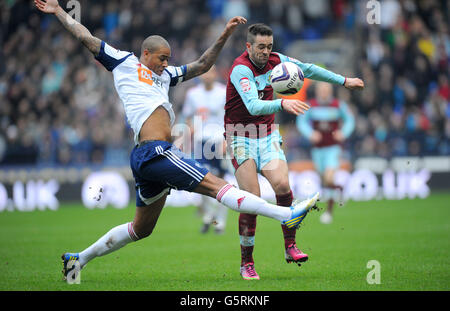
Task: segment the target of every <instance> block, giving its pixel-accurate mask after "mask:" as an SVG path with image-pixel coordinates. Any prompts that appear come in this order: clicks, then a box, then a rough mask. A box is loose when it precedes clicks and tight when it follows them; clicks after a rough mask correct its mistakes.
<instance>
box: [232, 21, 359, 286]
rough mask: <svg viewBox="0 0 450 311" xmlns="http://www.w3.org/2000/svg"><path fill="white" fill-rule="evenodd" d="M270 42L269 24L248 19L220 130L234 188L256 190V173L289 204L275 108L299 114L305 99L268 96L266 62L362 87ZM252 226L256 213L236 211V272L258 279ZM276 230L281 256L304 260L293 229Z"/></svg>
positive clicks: (279, 200) (268, 68)
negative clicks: (281, 241) (288, 64)
mask: <svg viewBox="0 0 450 311" xmlns="http://www.w3.org/2000/svg"><path fill="white" fill-rule="evenodd" d="M272 47H273V35H272V29H271V28H270V27H269V26H267V25H265V24H253V25H251V26H249V27H248V32H247V43H246V51H245V52H244V53H243V54H242V55H241V56H239V57H238V58H236V60H235V61H234V63H233V65H232V67H231V69H230V75H229V79H228V84H227V102H226V105H225V132H226V137H227V138H226V139H227V143H228V145H229V146H230V149H231V153H232V155H233V159H232V163H233V166H234V168H235V176H236V179H237V182H238V184H239V188H240V189H243V190H246V191H249V192H251V193H253V194H255V195H257V196H260V186H259V182H258V173H260V174H261V175H262V176H264V177H265V178H266V179H267V180H268V181H269V183H270V185H271V186H272V188H273V190H274V191H275V195H276V201H277V205H282V206H290V205H291V204H292V201H293V195H292V191H291V188H290V185H289V172H288V165H287V162H286V157H285V155H284V152H283V150H282V149H281V144H282V137H281V135H280V133H279V131H278V128H277V127H276V126H275V125H274V119H275V113H276V112H279V111H281V110H285V111H287V112H288V113H291V114H295V115H299V114H300V113H302V114H303V113H304V111H306V110H307V109H308V105H306V104H305V103H303V102H301V101H300V100H296V99H275V100H273V89H272V87H271V86H270V84H269V82H268V81H269V75H270V73H271V70H272V68H274V67H275V66H276V65H278V64H279V63H281V62H293V63H295V64H297V65H298V66H299V67H300V68H301V69H302V71H303V73H304V75H305V77H306V78H310V79H314V80H319V81H325V82H329V83H333V84H338V85H343V86H345V87H346V88H349V89H362V88H363V87H364V83H363V81H362V80H360V79H358V78H345V77H343V76H341V75H338V74H335V73H333V72H331V71H328V70H325V69H323V68H321V67H318V66H316V65H314V64H307V63H302V62H300V61H299V60H296V59H294V58H291V57H287V56H285V55H283V54H280V53H275V52H272ZM243 127H244V128H243ZM255 229H256V215H251V214H247V213H245V212H243V213H241V214H240V216H239V237H240V245H241V268H240V272H241V276H242V277H243V278H244V279H246V280H258V279H259V275H258V274H257V273H256V271H255V267H254V260H253V248H254V244H255ZM282 230H283V237H284V247H285V259H286V261H287V262H288V263H289V262H297V263H300V262H304V261H306V260H307V259H308V255H307V254H304V253H303V252H302V251H301V250H299V249H298V248H297V245H296V241H295V236H296V230H295V229H290V228H287V227H286V226H283V225H282Z"/></svg>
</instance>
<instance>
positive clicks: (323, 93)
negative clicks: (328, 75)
mask: <svg viewBox="0 0 450 311" xmlns="http://www.w3.org/2000/svg"><path fill="white" fill-rule="evenodd" d="M332 96H333V87H332V86H331V84H330V83H326V82H318V84H317V86H316V98H317V100H318V101H319V103H321V104H328V103H329V102H330V100H331V98H332Z"/></svg>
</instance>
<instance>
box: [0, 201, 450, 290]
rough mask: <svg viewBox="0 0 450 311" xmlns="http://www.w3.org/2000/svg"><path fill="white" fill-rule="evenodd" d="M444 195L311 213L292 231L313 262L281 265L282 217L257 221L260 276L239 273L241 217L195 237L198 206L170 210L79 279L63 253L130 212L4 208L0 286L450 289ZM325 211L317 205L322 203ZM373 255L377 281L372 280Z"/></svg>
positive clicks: (449, 228)
mask: <svg viewBox="0 0 450 311" xmlns="http://www.w3.org/2000/svg"><path fill="white" fill-rule="evenodd" d="M449 201H450V194H448V193H440V194H439V193H438V194H433V195H431V196H430V197H429V198H427V199H424V200H421V199H415V200H409V199H407V200H401V201H387V200H380V201H369V202H348V203H347V205H346V206H344V207H342V208H336V213H335V219H334V222H333V224H331V225H322V224H321V223H320V222H319V216H320V212H317V211H313V212H311V213H310V214H309V215H308V217H307V218H306V219H305V221H304V224H303V225H302V227H301V229H300V230H299V231H297V243H298V245H299V247H300V248H301V249H302V250H303V251H304V252H306V253H308V254H309V256H310V258H309V261H308V262H306V263H305V264H303V265H302V266H301V267H298V266H297V265H295V264H287V263H286V262H285V261H284V252H283V239H282V232H281V228H280V225H279V223H277V222H276V221H274V220H271V219H268V218H264V217H261V216H260V217H258V225H257V230H256V246H255V252H254V258H255V267H256V269H257V271H258V273H259V275H260V277H261V280H260V281H253V282H249V281H244V280H242V279H241V277H240V275H239V264H240V248H239V237H238V232H237V231H238V230H237V219H238V214H237V213H236V212H233V211H231V210H230V211H229V213H228V224H227V228H226V233H225V234H224V235H222V236H217V235H215V234H214V233H213V232H210V233H208V234H206V235H201V234H200V233H199V228H200V219H199V218H198V217H196V211H195V208H194V207H189V208H172V207H166V208H165V209H164V210H163V212H162V214H161V217H160V220H159V222H158V224H157V226H156V228H155V231H154V233H153V235H152V236H150V237H149V238H147V239H144V240H142V241H139V242H136V243H132V244H129V245H127V246H125V247H124V248H122V249H120V250H119V251H117V252H114V253H112V254H109V255H106V256H104V257H99V258H96V259H94V260H93V261H91V262H90V263H89V264H88V265H87V266H86V267H85V269H83V270H82V274H81V284H80V285H68V284H67V283H65V282H64V281H62V280H61V272H60V271H61V268H62V264H61V260H60V255H61V254H62V253H63V252H65V251H81V250H83V249H84V248H85V247H87V246H89V245H90V244H91V243H93V242H94V241H95V240H97V238H99V237H100V236H101V235H103V234H104V233H105V232H107V231H108V230H109V229H110V228H112V227H114V226H116V225H119V224H122V223H125V222H128V221H130V220H132V219H133V216H134V208H133V207H132V206H130V207H129V208H126V209H123V210H117V209H114V208H112V207H108V208H106V209H104V210H100V209H93V210H89V209H86V208H83V207H82V206H81V205H80V204H73V205H66V206H63V207H60V209H59V210H58V211H35V212H26V213H21V212H16V211H15V212H2V213H0V232H1V234H0V290H2V291H5V290H7V291H10V290H14V291H16V290H18V291H28V290H32V291H35V290H42V291H48V290H51V291H60V290H81V291H84V290H94V291H96V290H104V291H129V290H133V291H147V290H150V291H175V290H176V291H316V290H317V291H322V290H327V291H328V290H332V291H341V290H342V291H355V290H357V291H366V290H369V291H378V290H383V291H384V290H389V291H403V290H418V291H422V290H430V291H434V290H445V291H448V290H450V244H449V241H450V208H449V207H450V205H449ZM319 206H320V207H323V204H320V205H319ZM369 260H377V261H378V262H379V263H380V276H381V284H372V285H371V284H368V283H367V280H366V277H367V274H368V273H369V272H370V270H371V269H368V268H367V263H368V261H369Z"/></svg>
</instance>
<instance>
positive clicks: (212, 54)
mask: <svg viewBox="0 0 450 311" xmlns="http://www.w3.org/2000/svg"><path fill="white" fill-rule="evenodd" d="M246 22H247V20H246V19H245V18H243V17H241V16H236V17H233V18H232V19H230V20H229V21H228V23H227V25H226V27H225V29H224V31H223V32H222V35H221V36H220V37H219V38H218V39H217V40H216V42H214V44H213V45H212V46H210V47H209V48H208V49H207V50H206V51H205V52H204V53H203V54H202V56H200V58H199V59H197V60H196V61H194V62H192V63H189V64H187V65H186V66H187V68H186V74H185V76H184V81H186V80H189V79H192V78H194V77H196V76H199V75H201V74H204V73H205V72H207V71H208V70H209V69H210V68H211V66H212V65H214V63H215V62H216V60H217V57H218V56H219V53H220V51H221V50H222V48H223V46H224V45H225V42H226V41H227V39H228V37H229V36H230V35H231V34H232V33H233V31H234V30H235V28H236V26H237V25H239V24H245V23H246Z"/></svg>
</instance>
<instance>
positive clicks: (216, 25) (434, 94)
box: [0, 0, 450, 166]
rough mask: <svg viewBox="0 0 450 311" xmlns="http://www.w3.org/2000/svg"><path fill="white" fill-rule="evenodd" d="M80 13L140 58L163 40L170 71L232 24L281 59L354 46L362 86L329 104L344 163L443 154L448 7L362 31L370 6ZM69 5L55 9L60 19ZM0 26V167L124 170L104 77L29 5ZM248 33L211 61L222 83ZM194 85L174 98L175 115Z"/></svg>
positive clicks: (52, 21)
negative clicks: (324, 44) (347, 121)
mask: <svg viewBox="0 0 450 311" xmlns="http://www.w3.org/2000/svg"><path fill="white" fill-rule="evenodd" d="M72 2H73V1H72ZM78 2H79V3H80V5H81V11H80V12H81V23H82V24H84V25H85V26H86V27H87V28H88V29H89V30H90V31H91V32H92V34H93V35H95V36H97V37H99V38H101V39H104V40H105V41H107V42H108V43H109V44H110V45H112V46H114V47H116V48H118V49H122V50H127V51H132V52H134V53H135V54H136V55H137V56H139V54H140V45H141V42H142V41H143V40H144V39H145V38H146V37H147V36H148V35H150V34H160V35H162V36H164V37H165V38H166V39H167V40H168V41H169V43H170V45H171V47H172V59H171V61H170V62H171V64H174V65H181V64H186V63H189V62H191V61H193V60H195V59H196V58H198V57H199V56H200V55H201V53H202V52H203V51H204V50H206V49H207V48H208V46H209V45H210V44H212V43H213V41H214V40H215V38H217V37H218V35H219V34H220V33H221V32H222V30H223V27H224V25H225V23H226V21H227V20H228V19H229V18H230V17H232V16H235V15H242V16H244V17H246V18H247V19H248V23H249V24H250V23H254V22H265V23H267V24H269V25H270V26H271V27H272V28H273V29H274V39H275V46H274V50H275V51H279V52H282V53H283V52H284V50H285V49H286V48H287V47H288V46H289V44H290V43H292V42H294V41H295V40H317V39H321V38H330V37H336V36H339V37H342V38H346V39H347V40H351V42H355V48H356V50H357V55H358V57H356V59H355V64H354V70H353V72H355V75H356V76H358V77H361V78H362V79H363V80H364V81H365V85H366V89H365V90H364V91H362V92H345V89H344V91H341V90H339V92H337V93H336V96H338V97H339V98H340V99H343V100H345V101H346V102H347V103H348V104H349V105H350V107H351V108H352V110H353V112H354V113H355V116H356V129H355V132H354V134H353V135H352V137H351V139H350V140H349V141H348V142H347V144H346V146H347V148H348V150H349V153H348V155H349V156H350V157H351V159H355V158H357V157H359V156H372V155H378V156H383V157H392V156H403V155H449V154H450V121H449V120H450V105H449V99H450V89H449V79H448V70H449V55H450V40H449V34H448V11H449V6H448V4H447V2H446V1H438V0H436V1H433V0H426V1H425V0H424V1H420V2H416V1H410V0H404V1H395V0H384V1H383V0H382V1H380V2H381V3H382V5H381V20H380V24H379V25H371V24H368V22H367V20H366V15H367V8H366V3H367V1H350V0H335V1H331V0H304V1H297V0H278V1H267V0H248V1H244V0H189V1H187V0H173V1H167V0H135V1H118V0H109V1H106V0H105V1H103V0H102V1H84V0H79V1H78ZM67 3H68V1H60V4H61V6H63V7H65V8H66V11H68V12H69V11H70V8H71V7H67V6H66V4H67ZM0 25H1V32H0V165H11V164H31V165H44V166H46V165H75V166H76V165H85V164H88V163H93V164H102V165H124V164H127V163H128V155H129V151H130V150H131V148H132V147H133V146H132V144H133V139H132V132H131V129H130V128H129V127H128V126H127V123H126V119H125V115H124V112H123V107H122V104H121V103H120V101H119V99H118V97H117V94H116V92H115V90H114V85H113V81H112V75H111V74H110V73H109V72H107V71H106V70H105V69H104V68H103V67H102V66H101V65H100V64H99V63H98V62H96V61H95V60H94V58H93V56H92V55H91V54H90V53H89V51H87V49H85V48H84V47H83V46H82V45H81V44H80V43H78V42H77V41H76V40H75V39H74V38H73V37H72V36H71V35H70V33H68V32H67V31H65V30H64V28H63V27H62V26H61V25H60V24H59V22H58V21H57V20H56V18H55V17H54V16H51V15H47V14H42V13H40V12H39V11H37V10H36V9H35V8H34V7H33V2H32V1H28V0H26V1H25V0H23V1H19V0H6V1H2V2H1V4H0ZM245 31H246V27H241V28H240V29H239V30H238V31H237V33H235V34H234V35H233V36H232V37H231V38H230V40H229V41H230V42H228V43H227V45H226V47H225V48H224V50H223V51H222V53H221V55H220V57H219V60H218V62H217V68H218V71H219V73H220V76H221V80H222V82H225V81H226V75H227V72H228V68H229V67H230V65H231V63H232V61H233V59H234V58H235V57H237V56H238V55H240V54H241V53H242V52H243V51H244V47H245V45H244V44H245ZM297 57H298V58H299V59H300V60H301V55H299V56H297ZM195 83H198V80H196V79H193V80H192V81H188V82H186V83H182V84H181V85H180V86H179V87H176V88H173V89H172V90H171V93H170V97H171V102H172V104H173V105H174V108H175V110H176V111H180V110H181V105H182V103H183V101H184V95H185V93H186V89H187V88H189V87H191V86H193V85H195ZM281 127H284V128H286V129H291V130H290V131H285V132H286V137H285V142H286V144H285V148H287V149H288V150H287V155H288V157H289V158H288V160H292V161H293V160H299V157H306V156H307V154H306V151H307V150H308V147H309V145H308V142H307V141H306V140H305V139H304V138H301V137H300V136H299V135H298V133H295V131H296V129H295V127H294V126H292V122H290V121H289V124H283V123H282V124H281ZM298 150H305V153H304V154H303V153H299V151H298ZM290 154H291V156H290Z"/></svg>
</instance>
